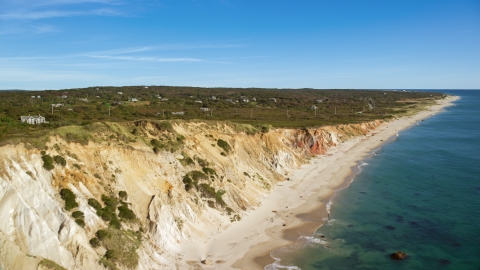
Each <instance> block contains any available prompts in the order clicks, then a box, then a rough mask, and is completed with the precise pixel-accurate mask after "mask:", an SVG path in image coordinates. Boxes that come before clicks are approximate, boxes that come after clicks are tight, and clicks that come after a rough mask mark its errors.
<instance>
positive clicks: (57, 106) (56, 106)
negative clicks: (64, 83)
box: [50, 103, 63, 108]
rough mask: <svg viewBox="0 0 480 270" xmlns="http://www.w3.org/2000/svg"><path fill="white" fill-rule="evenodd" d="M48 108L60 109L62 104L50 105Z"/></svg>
mask: <svg viewBox="0 0 480 270" xmlns="http://www.w3.org/2000/svg"><path fill="white" fill-rule="evenodd" d="M50 107H54V108H60V107H63V104H62V103H57V104H50Z"/></svg>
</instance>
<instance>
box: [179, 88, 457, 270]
mask: <svg viewBox="0 0 480 270" xmlns="http://www.w3.org/2000/svg"><path fill="white" fill-rule="evenodd" d="M456 99H458V97H455V96H449V97H447V98H446V99H444V100H442V101H440V102H439V103H438V105H435V106H432V107H430V108H429V109H428V110H425V111H422V112H420V113H418V114H416V115H414V116H405V117H402V118H399V119H396V120H393V121H390V122H385V123H383V124H382V125H381V126H380V127H378V128H377V129H376V130H374V131H372V132H371V133H370V134H368V135H367V136H362V137H357V138H354V139H351V140H348V141H346V142H343V143H340V144H339V145H337V146H336V147H333V148H330V149H329V150H328V152H327V153H326V154H325V155H321V156H318V157H316V158H312V159H311V162H310V163H309V164H306V165H303V166H302V167H301V168H299V169H298V170H295V171H294V172H292V174H291V175H290V176H289V181H284V182H282V183H280V184H279V185H277V186H276V187H275V188H274V189H273V190H272V192H271V193H270V194H269V195H268V197H265V198H263V200H262V203H261V206H260V207H258V208H257V209H255V210H254V211H252V212H250V213H247V214H245V215H244V216H243V218H242V220H241V221H239V222H235V223H233V224H232V225H231V226H230V227H228V228H227V229H226V230H224V231H222V232H221V233H219V234H217V235H216V236H215V237H213V238H211V239H210V240H209V241H208V242H207V243H206V244H205V245H204V248H205V257H204V258H202V259H207V260H208V261H209V262H211V263H212V264H213V265H215V266H208V265H204V269H214V268H217V269H218V268H219V266H221V269H263V268H264V267H265V266H266V265H268V264H271V263H273V262H274V260H273V259H272V258H271V257H270V253H271V252H272V251H273V250H275V249H278V248H280V247H283V246H286V245H291V244H293V243H295V241H296V240H297V239H298V238H299V237H300V236H312V235H313V233H314V231H315V230H316V229H317V228H318V227H319V226H321V225H322V224H323V223H324V222H325V220H327V219H328V211H327V204H328V202H329V201H330V199H331V198H332V196H333V195H334V193H335V190H337V189H340V188H343V187H346V186H348V185H349V183H350V182H351V180H352V179H353V178H354V176H355V175H356V171H355V170H357V169H356V168H357V167H358V162H360V161H361V160H363V159H364V158H365V157H367V156H368V155H370V154H371V153H372V151H374V150H375V149H376V148H378V147H380V146H381V145H382V144H383V143H385V142H388V141H389V140H394V139H395V138H396V136H397V134H398V135H399V136H400V137H401V131H402V130H404V129H406V128H408V127H411V126H413V125H415V124H417V123H420V122H421V121H422V120H423V119H425V118H428V117H430V116H432V115H434V114H436V113H438V112H441V111H442V110H443V108H444V107H447V106H451V105H452V102H453V101H454V100H456ZM347 153H348V154H347ZM188 253H189V252H188V251H186V256H185V257H187V258H188V257H189V255H188Z"/></svg>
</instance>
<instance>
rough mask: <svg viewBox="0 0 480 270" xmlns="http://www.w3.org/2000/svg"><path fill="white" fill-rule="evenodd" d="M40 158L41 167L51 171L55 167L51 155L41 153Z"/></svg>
mask: <svg viewBox="0 0 480 270" xmlns="http://www.w3.org/2000/svg"><path fill="white" fill-rule="evenodd" d="M42 160H43V168H45V169H46V170H49V171H51V170H53V169H54V168H55V166H54V165H53V158H52V157H51V156H49V155H43V156H42Z"/></svg>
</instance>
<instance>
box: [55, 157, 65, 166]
mask: <svg viewBox="0 0 480 270" xmlns="http://www.w3.org/2000/svg"><path fill="white" fill-rule="evenodd" d="M53 160H54V161H55V163H57V164H58V165H62V166H65V165H67V161H66V160H65V159H64V158H63V157H62V156H54V157H53Z"/></svg>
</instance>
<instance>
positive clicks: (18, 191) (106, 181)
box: [0, 121, 380, 269]
mask: <svg viewBox="0 0 480 270" xmlns="http://www.w3.org/2000/svg"><path fill="white" fill-rule="evenodd" d="M379 124H380V123H379V122H378V121H374V122H369V123H364V124H356V125H341V126H335V127H322V128H318V129H276V130H271V131H268V132H264V133H256V134H254V135H248V134H246V133H244V132H239V131H238V130H236V129H235V127H232V125H228V124H222V123H215V124H207V123H201V122H198V123H197V122H190V123H176V124H174V125H173V126H172V127H171V128H165V127H164V126H162V125H159V124H158V123H153V122H148V121H139V122H136V123H135V126H121V125H119V124H105V125H106V126H108V128H105V129H101V130H98V131H95V132H94V134H93V136H94V139H93V140H92V141H90V142H89V143H88V144H87V145H81V144H79V143H73V142H70V143H69V142H66V141H65V140H63V139H61V138H59V137H52V138H51V139H50V142H49V143H48V144H47V146H48V149H47V150H45V151H46V154H48V155H51V156H55V155H59V156H62V157H63V158H65V159H66V165H65V166H61V165H55V168H54V169H53V170H51V171H48V170H46V169H44V167H43V165H44V163H43V161H42V158H41V156H42V154H41V150H39V149H35V148H31V147H28V145H27V146H25V145H8V146H4V147H1V148H0V268H2V269H37V268H42V267H44V266H42V265H40V266H39V262H40V261H42V259H48V260H51V261H53V262H55V263H57V264H58V265H61V266H63V267H65V268H68V269H104V265H105V264H103V265H102V264H99V259H100V258H102V256H103V255H104V254H105V248H103V247H101V246H100V247H96V248H94V247H92V246H91V244H90V243H89V241H90V239H92V238H93V237H95V234H96V232H97V231H98V230H100V229H105V228H108V226H109V224H108V222H106V221H104V220H103V219H102V218H100V217H99V216H98V215H97V211H96V210H95V209H94V208H93V207H92V206H90V205H89V204H88V199H90V198H95V199H97V200H98V201H101V197H102V195H103V194H107V195H108V194H118V192H119V191H126V192H127V194H128V198H127V199H126V201H125V202H124V203H125V205H128V206H129V207H131V209H132V210H133V211H134V213H135V214H136V216H137V218H138V220H137V221H134V222H122V225H121V226H122V229H123V230H125V231H131V232H134V231H136V232H139V233H140V232H141V234H142V241H141V244H140V245H139V248H138V249H137V250H136V253H137V254H138V264H136V268H138V269H174V268H178V267H180V268H181V267H182V266H181V265H180V266H179V265H178V264H176V263H175V259H176V258H177V257H178V255H179V254H178V253H179V252H180V251H181V245H182V244H188V243H190V242H194V241H197V240H198V239H208V238H209V237H210V236H212V235H215V234H217V233H219V232H220V231H222V230H223V229H225V228H226V227H228V226H229V224H231V223H232V222H236V220H239V219H240V218H241V216H242V215H243V214H244V213H245V212H246V211H249V210H252V209H254V208H256V207H257V206H258V205H259V202H260V199H261V198H262V197H263V196H266V195H267V194H268V193H269V191H270V189H271V188H272V187H273V186H275V185H276V184H277V183H278V182H280V181H284V179H285V177H286V176H287V175H288V173H289V172H291V171H292V170H294V169H296V168H298V167H299V166H300V165H301V164H303V163H305V162H307V161H308V159H309V157H311V156H312V155H318V154H324V153H325V152H326V151H327V149H328V148H330V147H334V146H335V145H337V144H338V143H340V142H342V141H344V140H348V139H350V138H352V137H354V136H359V135H364V134H367V133H368V132H369V131H370V130H372V129H374V128H375V127H376V126H378V125H379ZM125 131H128V132H125ZM132 133H133V134H132ZM220 141H223V142H226V143H227V144H228V146H229V148H230V149H229V148H228V147H225V146H224V145H223V146H224V147H222V144H221V143H220ZM172 146H175V147H173V148H172ZM162 147H163V148H162ZM153 148H155V151H154V150H152V149H153ZM42 150H43V149H42ZM166 150H168V151H166ZM155 152H156V153H155ZM194 171H197V173H194ZM200 172H203V174H201V173H200ZM186 176H188V177H186ZM189 179H190V180H189ZM62 188H68V189H70V190H71V191H72V192H73V193H74V194H75V195H76V202H77V203H78V207H77V208H76V210H78V211H81V212H83V213H84V221H85V225H84V226H83V227H82V226H80V225H79V224H77V223H76V222H75V219H74V218H73V217H72V213H71V211H67V210H65V202H64V201H63V200H62V199H61V198H60V195H59V191H60V190H61V189H62ZM114 262H115V261H114ZM116 266H117V267H118V268H120V269H122V268H123V269H126V268H128V267H127V266H126V265H122V264H121V263H118V262H117V265H116Z"/></svg>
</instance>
